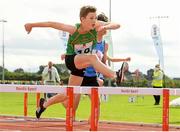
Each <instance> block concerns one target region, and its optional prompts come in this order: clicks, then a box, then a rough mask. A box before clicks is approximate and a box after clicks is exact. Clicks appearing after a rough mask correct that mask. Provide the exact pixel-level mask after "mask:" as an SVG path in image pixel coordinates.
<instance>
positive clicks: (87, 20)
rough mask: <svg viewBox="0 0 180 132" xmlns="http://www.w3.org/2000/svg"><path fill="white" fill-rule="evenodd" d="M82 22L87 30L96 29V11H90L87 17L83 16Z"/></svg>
mask: <svg viewBox="0 0 180 132" xmlns="http://www.w3.org/2000/svg"><path fill="white" fill-rule="evenodd" d="M81 23H82V25H83V26H84V27H85V28H86V29H87V30H91V29H94V28H95V23H96V12H90V13H88V15H87V16H86V17H82V18H81Z"/></svg>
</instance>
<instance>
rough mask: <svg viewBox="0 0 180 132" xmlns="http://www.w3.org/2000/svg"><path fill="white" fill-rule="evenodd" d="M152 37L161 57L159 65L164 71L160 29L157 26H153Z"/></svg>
mask: <svg viewBox="0 0 180 132" xmlns="http://www.w3.org/2000/svg"><path fill="white" fill-rule="evenodd" d="M151 36H152V39H153V41H154V46H155V49H156V52H157V54H158V57H159V63H160V65H161V68H162V70H164V56H163V46H162V41H161V35H160V30H159V27H158V26H157V25H155V24H154V25H152V29H151Z"/></svg>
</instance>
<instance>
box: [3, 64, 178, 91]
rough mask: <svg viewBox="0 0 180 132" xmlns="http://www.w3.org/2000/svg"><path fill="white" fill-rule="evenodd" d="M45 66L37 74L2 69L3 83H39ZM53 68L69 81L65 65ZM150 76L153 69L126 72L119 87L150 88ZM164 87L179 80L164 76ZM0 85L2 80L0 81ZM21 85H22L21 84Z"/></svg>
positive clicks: (113, 84)
mask: <svg viewBox="0 0 180 132" xmlns="http://www.w3.org/2000/svg"><path fill="white" fill-rule="evenodd" d="M44 67H45V66H43V65H41V66H39V70H38V71H37V72H33V73H31V72H25V71H24V70H23V69H22V68H17V69H16V70H14V71H13V72H11V71H8V70H7V69H4V72H5V83H11V82H15V81H21V82H28V83H29V82H30V81H34V82H35V81H36V82H40V81H41V79H42V77H41V74H42V71H43V69H44ZM54 67H56V68H57V71H58V73H59V75H60V78H61V80H62V81H63V82H64V84H67V83H68V79H69V75H70V74H69V71H68V69H67V68H66V66H65V64H54ZM152 74H153V69H149V70H148V71H147V74H143V73H142V72H140V71H139V70H137V71H135V72H130V71H128V72H126V73H125V76H126V80H125V81H124V82H123V83H121V84H120V85H119V86H125V87H151V81H152ZM0 78H2V67H1V66H0ZM164 80H165V81H164V87H166V88H180V78H177V79H171V78H169V77H168V76H167V75H165V76H164ZM0 83H2V80H0ZM21 84H22V83H21ZM104 85H105V86H108V85H111V86H116V83H115V80H109V79H105V83H104Z"/></svg>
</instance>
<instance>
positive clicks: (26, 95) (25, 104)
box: [24, 93, 28, 117]
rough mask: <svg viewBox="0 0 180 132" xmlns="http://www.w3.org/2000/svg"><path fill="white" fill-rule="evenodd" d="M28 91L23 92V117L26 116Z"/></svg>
mask: <svg viewBox="0 0 180 132" xmlns="http://www.w3.org/2000/svg"><path fill="white" fill-rule="evenodd" d="M27 105H28V93H24V117H26V116H27V109H28V107H27Z"/></svg>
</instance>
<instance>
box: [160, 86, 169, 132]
mask: <svg viewBox="0 0 180 132" xmlns="http://www.w3.org/2000/svg"><path fill="white" fill-rule="evenodd" d="M162 117H163V119H162V121H163V122H162V124H163V125H162V130H163V131H168V130H169V89H163V116H162Z"/></svg>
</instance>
